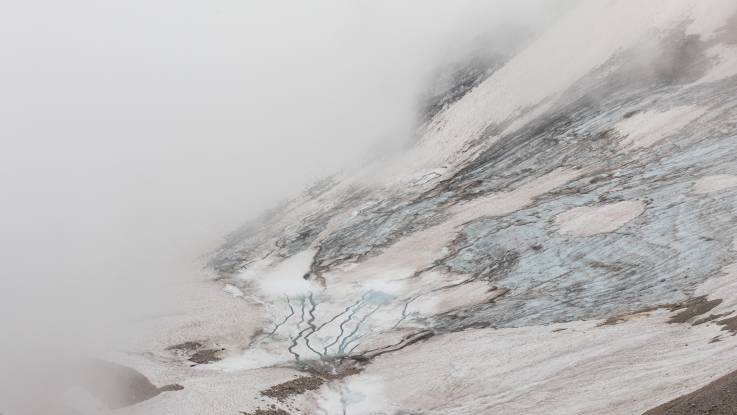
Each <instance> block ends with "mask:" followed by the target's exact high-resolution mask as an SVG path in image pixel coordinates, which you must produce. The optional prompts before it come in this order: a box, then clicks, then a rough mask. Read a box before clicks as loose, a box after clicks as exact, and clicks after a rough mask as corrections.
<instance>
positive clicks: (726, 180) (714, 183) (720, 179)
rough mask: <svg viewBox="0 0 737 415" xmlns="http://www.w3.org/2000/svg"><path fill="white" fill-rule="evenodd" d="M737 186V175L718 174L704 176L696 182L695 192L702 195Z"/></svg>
mask: <svg viewBox="0 0 737 415" xmlns="http://www.w3.org/2000/svg"><path fill="white" fill-rule="evenodd" d="M735 186H737V176H733V175H731V174H717V175H714V176H706V177H702V178H700V179H699V180H697V181H696V183H694V186H693V192H694V193H696V194H698V195H701V194H705V193H711V192H718V191H720V190H724V189H729V188H732V187H735Z"/></svg>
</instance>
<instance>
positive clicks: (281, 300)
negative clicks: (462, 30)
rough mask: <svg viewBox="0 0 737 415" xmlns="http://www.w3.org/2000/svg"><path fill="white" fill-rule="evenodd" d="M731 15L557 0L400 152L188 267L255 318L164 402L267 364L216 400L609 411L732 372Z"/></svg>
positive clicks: (716, 7) (694, 6)
mask: <svg viewBox="0 0 737 415" xmlns="http://www.w3.org/2000/svg"><path fill="white" fill-rule="evenodd" d="M735 13H737V4H735V3H734V2H733V1H728V0H721V1H714V2H708V3H706V2H700V1H696V0H669V1H664V0H663V1H648V2H635V1H618V2H609V1H586V2H581V3H579V4H578V5H577V6H576V7H574V8H573V9H571V10H570V12H568V13H567V14H566V15H565V16H564V17H563V18H561V19H560V20H559V21H557V22H556V23H555V24H554V25H552V26H551V27H550V28H549V29H547V30H546V31H545V32H544V33H543V35H541V36H540V37H539V38H537V39H536V40H535V41H533V42H531V44H530V45H529V46H528V47H526V48H525V49H524V50H522V51H520V52H519V53H518V54H516V55H515V56H513V57H511V58H510V59H509V60H508V61H507V62H506V63H505V64H503V65H496V64H494V65H492V66H490V67H489V68H488V70H485V71H482V72H483V73H484V77H485V78H483V79H481V78H479V77H474V78H473V81H472V82H471V81H469V80H468V78H463V77H462V78H460V81H461V82H465V83H469V82H470V83H469V85H471V86H472V87H470V89H469V88H466V87H465V86H463V85H461V87H459V88H453V89H451V90H450V92H449V94H452V96H449V97H448V98H447V99H445V100H444V99H443V98H437V102H444V104H443V105H442V106H440V107H438V106H437V105H436V106H430V107H428V111H430V112H429V113H428V117H427V121H426V122H425V123H424V124H423V125H422V126H421V127H420V130H419V134H420V139H419V140H418V141H417V143H415V145H414V146H413V147H412V148H410V149H408V150H407V151H406V152H404V153H402V154H398V155H395V156H393V157H390V158H387V159H383V160H379V161H376V162H375V163H374V164H372V165H370V166H367V167H366V168H364V169H362V170H361V171H359V172H357V173H344V174H338V175H335V176H333V177H331V178H329V179H326V180H324V181H323V182H321V183H318V184H317V185H315V186H314V187H313V188H311V189H309V190H308V191H306V192H305V193H304V194H303V195H302V196H301V197H299V198H297V199H295V200H293V201H291V202H289V203H288V204H286V205H285V206H282V207H281V208H279V209H276V210H275V211H272V212H269V213H268V214H266V215H264V216H263V217H262V218H261V219H260V220H258V221H255V222H254V223H252V224H250V225H248V226H246V227H244V228H242V229H240V230H238V231H237V232H234V233H233V234H232V235H231V236H230V237H229V238H228V242H227V244H226V245H225V246H223V247H222V249H221V250H220V251H219V252H217V254H216V255H215V256H214V257H213V259H212V260H211V261H210V267H211V268H212V270H213V272H214V273H215V275H216V278H217V280H218V281H219V282H220V283H224V284H227V285H226V286H225V287H226V291H227V292H228V293H230V294H231V295H233V296H235V297H236V298H237V299H239V300H242V301H244V302H246V303H247V304H249V305H250V306H251V307H252V309H253V310H254V311H255V312H257V313H258V315H259V317H258V318H253V317H252V320H253V321H254V322H256V323H257V324H259V331H257V332H255V333H254V335H253V337H252V338H250V339H249V340H248V341H247V342H241V343H237V342H235V343H232V344H228V345H226V347H224V349H226V350H222V351H220V349H217V350H215V351H214V352H217V353H219V355H218V358H217V359H212V361H209V360H208V361H206V362H198V363H201V364H200V365H199V366H198V369H199V372H198V374H196V375H193V376H194V377H195V378H196V377H197V376H200V378H199V379H197V380H194V381H190V382H189V383H188V382H187V380H186V379H185V380H181V379H177V382H178V383H182V384H183V385H184V387H185V389H184V390H183V391H181V392H179V393H180V398H176V399H181V396H182V395H185V394H187V393H191V394H195V393H197V391H204V390H207V391H208V392H207V393H208V396H211V397H212V395H211V393H213V392H212V390H214V389H217V387H216V386H215V385H217V382H224V384H227V385H230V386H228V387H227V388H228V390H231V389H232V388H234V387H236V386H235V385H237V384H238V381H237V379H244V378H245V377H248V378H249V379H252V380H251V382H255V384H259V385H261V384H262V383H264V382H262V380H264V379H272V378H273V379H276V378H279V376H282V380H280V381H274V382H273V383H271V384H270V386H271V387H272V389H267V388H266V387H264V388H262V387H261V386H256V387H254V388H252V389H254V390H261V389H263V390H268V391H272V392H269V393H264V396H260V397H258V396H259V395H258V394H254V393H253V391H251V392H249V393H250V395H249V394H246V395H244V396H246V397H245V398H242V399H243V401H242V400H241V398H239V399H237V402H235V403H233V402H231V403H229V404H227V405H225V406H222V407H218V408H219V409H218V411H219V410H220V409H222V413H232V412H229V411H232V409H234V408H235V407H237V410H242V411H244V412H249V411H250V413H283V412H278V411H286V412H289V413H327V414H337V413H347V414H378V413H386V414H410V413H412V414H415V413H417V414H420V413H421V414H449V413H453V414H480V413H496V414H519V413H525V414H537V413H539V414H598V413H609V414H631V413H641V412H644V411H646V410H648V409H650V408H652V407H655V406H657V405H659V404H661V403H663V402H666V401H668V400H670V399H672V398H674V397H676V396H678V395H681V394H684V393H686V392H690V391H692V390H694V389H696V388H698V387H700V386H703V385H705V384H707V383H709V382H710V381H711V380H713V379H714V378H716V377H718V376H721V375H724V374H725V373H727V372H729V371H731V370H735V369H737V363H735V362H734V360H733V359H732V358H731V357H732V352H734V350H735V345H737V343H735V340H734V338H733V337H732V334H733V333H734V332H735V330H737V324H735V323H734V321H733V316H734V311H735V310H736V308H735V307H737V284H736V283H735V280H734V277H735V272H736V271H735V269H737V265H735V264H737V244H736V243H735V240H734V237H733V232H732V230H733V229H735V224H737V199H736V198H735V197H737V100H735V99H734V97H735V96H737V77H736V76H737V36H736V34H737V27H735V22H736V21H737V20H736V19H735V18H734V17H731V16H735ZM490 65H491V64H490ZM472 73H479V70H478V68H473V71H472ZM191 340H198V339H191ZM160 353H161V354H162V355H167V356H168V357H167V359H168V360H166V361H167V363H166V364H168V365H174V366H175V365H176V364H181V363H182V362H183V361H184V360H186V359H187V358H189V359H190V360H191V356H188V355H187V356H184V357H182V356H183V355H181V354H180V355H177V356H172V355H171V353H169V354H167V352H164V351H160ZM221 357H223V359H221V360H218V359H220V358H221ZM177 359H179V360H177ZM177 362H179V363H177ZM295 371H296V372H295ZM299 372H301V373H302V375H299V376H302V377H301V378H300V379H302V380H299V381H297V382H296V383H286V384H284V385H286V386H284V385H283V386H281V387H279V386H278V384H279V383H282V382H286V381H289V380H291V379H292V377H291V376H293V374H295V373H299ZM205 373H206V375H205ZM266 373H268V374H266ZM279 374H287V375H279ZM253 379H258V380H253ZM266 383H268V381H266ZM231 386H232V387H231ZM274 388H275V389H274ZM191 391H194V392H191ZM284 391H286V392H284ZM200 393H204V392H200ZM170 396H173V395H170ZM254 396H256V397H258V399H256V398H254ZM161 399H163V400H161ZM161 399H159V398H157V399H155V400H153V401H154V403H151V404H150V405H154V406H148V407H147V406H145V405H144V406H143V408H145V409H146V410H150V411H153V410H155V409H157V408H163V407H166V405H169V404H173V402H172V401H166V399H169V398H168V397H167V396H164V397H163V398H161ZM170 399H175V398H170ZM218 399H220V398H214V397H213V398H212V401H218ZM229 399H231V398H229ZM249 399H250V400H249ZM208 400H209V398H208ZM188 402H190V404H188V406H187V407H186V408H180V410H179V412H180V413H181V412H185V413H190V412H187V411H188V410H189V411H192V412H191V413H200V412H197V411H198V410H199V411H202V410H204V409H203V408H206V407H205V406H202V407H198V406H197V405H198V404H197V403H192V400H191V399H190V401H188ZM210 404H211V403H208V405H210ZM238 405H241V406H238ZM271 405H274V406H273V407H272V406H271ZM198 408H199V409H198ZM257 410H261V411H262V412H258V411H257ZM264 411H272V412H264Z"/></svg>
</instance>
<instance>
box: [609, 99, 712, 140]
mask: <svg viewBox="0 0 737 415" xmlns="http://www.w3.org/2000/svg"><path fill="white" fill-rule="evenodd" d="M704 112H706V108H703V107H698V106H693V105H685V106H681V107H675V108H671V109H669V110H667V111H663V112H654V111H646V112H641V113H639V114H635V115H633V116H632V117H630V118H627V119H625V120H623V121H621V122H620V123H619V124H617V125H616V126H615V128H616V129H617V131H619V132H620V133H621V134H622V135H624V136H625V138H624V139H623V140H622V142H621V143H620V146H621V147H622V148H623V149H627V150H633V149H638V148H646V147H650V146H652V145H654V144H656V143H658V142H659V141H661V140H663V139H665V138H668V137H670V136H672V135H674V134H675V133H677V132H678V131H680V130H681V129H682V128H683V127H685V126H687V125H688V124H689V123H691V122H692V121H694V120H695V119H697V118H699V117H700V116H701V115H703V114H704Z"/></svg>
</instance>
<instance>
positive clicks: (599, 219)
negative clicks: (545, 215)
mask: <svg viewBox="0 0 737 415" xmlns="http://www.w3.org/2000/svg"><path fill="white" fill-rule="evenodd" d="M644 211H645V204H644V203H642V202H640V201H639V200H627V201H624V202H618V203H612V204H608V205H602V206H581V207H577V208H573V209H571V210H568V211H566V212H563V213H561V214H560V215H558V216H557V217H556V218H555V224H556V225H558V227H559V231H560V233H563V234H568V235H573V236H581V237H586V236H592V235H597V234H600V233H607V232H613V231H615V230H617V229H619V228H620V227H622V226H623V225H624V224H625V223H627V222H629V221H631V220H632V219H634V218H636V217H637V216H639V215H640V214H642V212H644Z"/></svg>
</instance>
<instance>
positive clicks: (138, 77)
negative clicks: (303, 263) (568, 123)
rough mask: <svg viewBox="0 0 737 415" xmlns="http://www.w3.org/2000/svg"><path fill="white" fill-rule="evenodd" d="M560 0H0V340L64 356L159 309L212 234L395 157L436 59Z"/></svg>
mask: <svg viewBox="0 0 737 415" xmlns="http://www.w3.org/2000/svg"><path fill="white" fill-rule="evenodd" d="M554 3H555V4H554V5H551V4H552V3H551V2H549V1H542V0H540V1H532V0H527V1H496V2H488V1H472V0H457V1H452V2H447V1H437V0H435V1H420V0H413V1H405V2H396V1H389V0H382V1H362V0H359V1H354V2H346V1H339V0H322V1H317V2H299V1H260V2H259V1H240V0H238V1H235V0H218V1H210V2H202V1H191V0H184V1H182V0H179V1H173V0H146V1H143V0H130V1H126V2H100V1H92V0H70V1H65V2H58V1H51V0H29V1H24V2H14V3H13V4H8V5H5V6H4V7H3V13H2V14H1V15H0V32H2V33H0V50H2V51H3V66H2V67H0V89H2V90H3V95H2V97H0V117H2V120H3V122H2V123H1V125H0V137H2V138H0V140H1V141H2V151H0V188H1V189H2V191H3V203H2V206H0V226H1V227H2V230H3V231H2V235H1V236H0V252H1V253H0V261H1V262H2V265H1V266H0V267H1V268H2V273H3V280H2V290H0V291H1V292H0V315H1V316H2V317H0V323H2V328H3V332H4V333H8V334H9V335H11V336H12V338H13V339H14V340H13V341H12V343H13V344H14V345H15V346H14V347H10V346H7V345H5V346H0V347H5V348H6V349H8V350H0V351H3V352H7V353H10V352H11V350H10V349H13V350H12V351H14V352H16V354H18V355H22V354H23V353H24V350H27V348H26V346H28V345H30V344H33V345H34V346H37V348H38V349H39V353H41V350H43V351H45V352H49V351H50V350H51V349H55V348H56V346H57V345H59V344H64V345H67V346H68V347H69V349H70V350H74V349H75V348H77V347H81V346H80V345H82V344H85V343H87V340H85V339H87V338H90V336H92V335H95V334H97V333H100V332H101V330H102V328H103V327H108V328H109V327H110V326H111V324H112V325H113V327H115V324H117V323H116V322H119V321H122V320H125V319H129V318H132V317H133V316H140V315H145V314H147V313H150V312H154V311H157V310H162V309H166V308H167V307H171V306H172V304H175V303H176V295H175V294H173V293H172V292H171V287H172V286H175V285H177V284H178V283H179V282H180V281H182V280H183V279H188V278H198V277H199V274H197V272H196V268H193V267H192V261H193V260H194V259H195V258H196V257H197V256H198V255H202V254H203V253H205V252H207V250H208V249H210V248H212V247H213V246H215V245H216V244H217V243H218V241H219V240H220V237H221V236H222V235H224V234H225V233H227V232H228V231H229V230H231V229H232V228H234V227H235V226H236V225H238V224H240V223H241V222H242V221H244V220H245V219H247V218H248V217H249V216H251V215H253V214H255V213H257V212H258V211H260V210H262V209H264V208H265V207H268V206H269V205H271V204H272V203H274V202H275V201H276V200H277V199H278V198H282V197H286V196H289V195H290V194H292V193H294V192H296V191H297V190H299V189H300V188H301V187H302V186H304V185H306V184H308V183H309V182H310V181H312V180H314V179H316V178H318V177H319V176H321V175H324V174H328V173H330V172H332V171H334V170H337V169H340V168H344V167H346V166H350V165H352V164H354V163H355V161H356V160H359V159H361V157H362V156H364V155H365V154H366V153H367V152H368V151H370V150H371V149H374V148H376V146H380V147H381V148H383V149H384V150H385V151H398V148H399V147H401V146H400V144H401V143H403V142H405V141H406V140H408V139H409V138H410V137H411V136H412V133H413V129H414V127H415V126H416V122H417V117H416V115H417V108H418V102H419V99H420V97H422V96H423V93H424V92H425V90H426V89H427V88H428V84H429V83H430V82H431V80H432V79H433V77H434V76H436V75H437V72H438V70H441V69H442V68H443V67H445V66H447V65H450V64H452V63H453V62H456V61H459V60H462V59H463V58H464V57H466V56H467V55H468V54H470V53H473V54H478V53H482V54H483V53H487V52H493V50H494V49H497V48H506V47H509V46H510V45H516V44H517V43H518V42H519V41H520V39H522V38H523V36H522V37H520V34H522V33H524V34H525V35H527V34H529V33H534V31H535V29H536V28H538V27H540V26H543V25H545V24H546V22H548V21H549V20H550V19H551V18H552V17H553V16H554V15H555V13H557V11H558V10H559V9H560V5H561V4H566V3H567V2H562V1H561V2H554ZM516 42H517V43H516ZM193 269H195V271H192V270H193ZM111 322H114V323H111ZM6 338H10V337H7V336H6ZM101 342H103V343H104V339H102V340H101ZM6 343H9V342H6ZM49 345H54V347H49ZM10 355H12V354H8V356H10Z"/></svg>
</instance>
